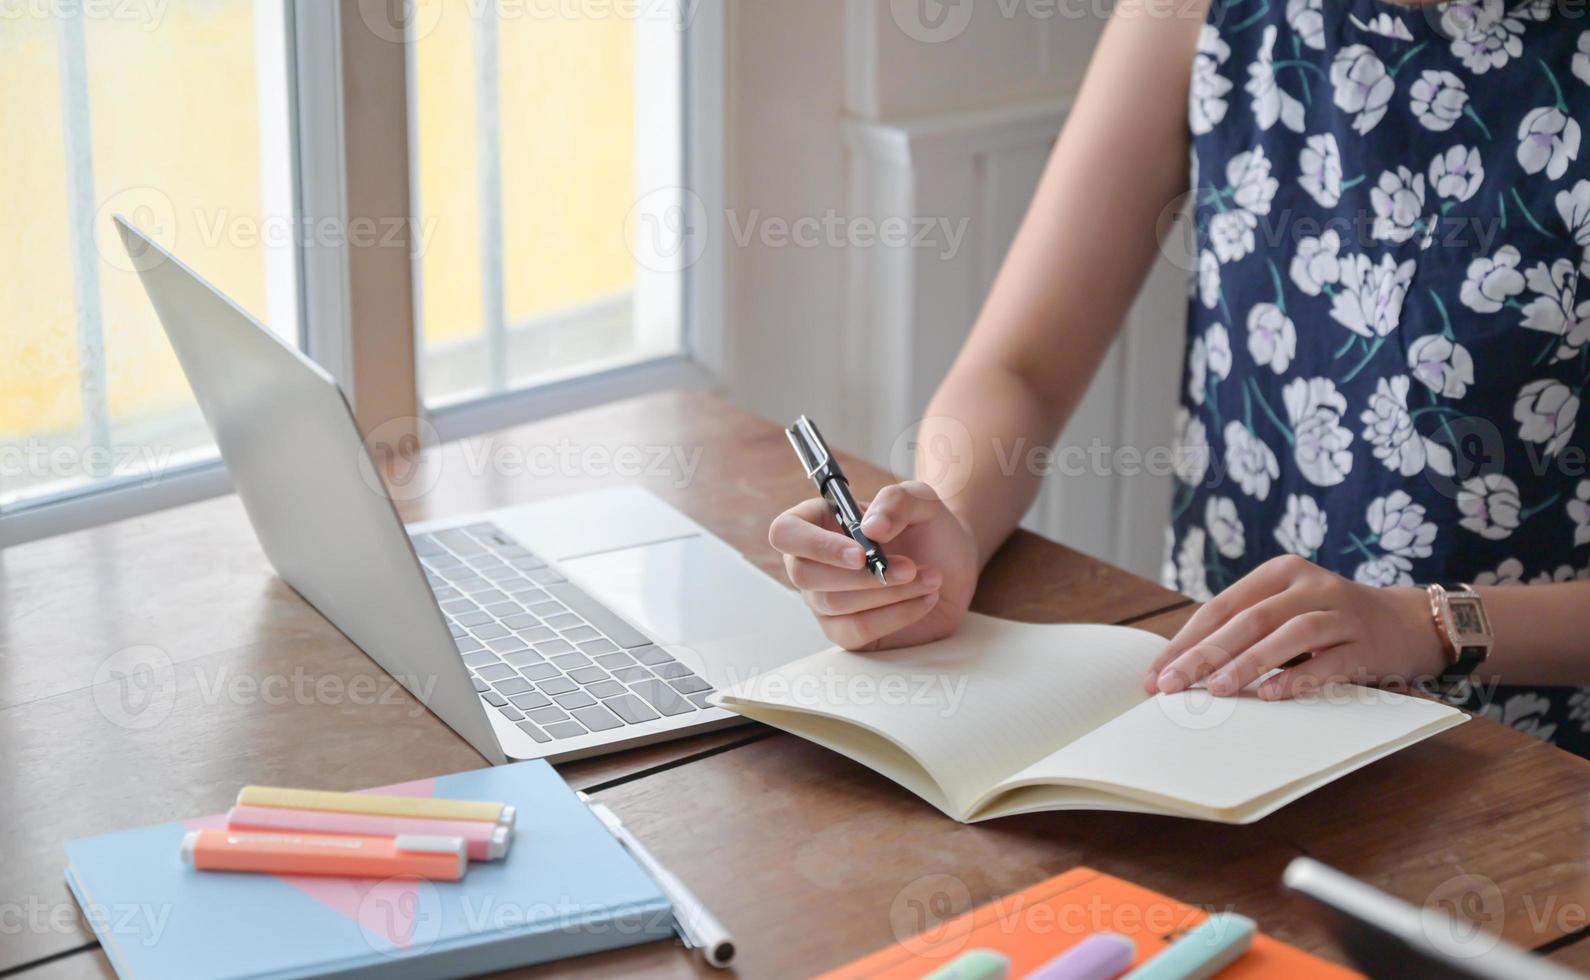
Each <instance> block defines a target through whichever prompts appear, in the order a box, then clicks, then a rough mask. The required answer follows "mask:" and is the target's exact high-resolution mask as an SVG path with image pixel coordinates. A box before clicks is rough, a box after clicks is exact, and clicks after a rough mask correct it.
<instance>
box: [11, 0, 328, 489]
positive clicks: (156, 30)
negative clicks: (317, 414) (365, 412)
mask: <svg viewBox="0 0 1590 980" xmlns="http://www.w3.org/2000/svg"><path fill="white" fill-rule="evenodd" d="M285 18H286V14H285V12H284V6H283V4H282V2H281V0H171V2H169V3H168V2H162V3H159V4H153V3H151V4H141V3H127V4H92V3H85V4H74V3H44V4H22V5H18V6H15V7H13V8H11V9H10V11H9V12H8V13H6V14H4V15H3V16H0V100H3V102H4V111H3V112H0V184H3V185H4V186H5V188H6V193H5V194H4V195H0V227H4V228H5V229H6V233H5V234H4V235H0V264H3V267H4V268H6V269H7V270H10V271H9V273H8V274H7V275H5V276H4V277H0V324H3V326H0V330H3V338H0V391H3V392H5V396H4V398H0V515H5V514H8V513H12V512H15V511H18V510H22V509H25V508H28V507H30V506H34V505H38V504H41V503H45V502H50V501H56V500H60V499H62V498H64V497H70V496H75V495H81V494H83V493H85V492H89V491H92V490H95V489H104V488H106V487H110V486H123V485H137V484H149V483H153V482H157V481H160V480H163V479H165V478H166V477H168V476H169V475H170V474H172V473H174V472H176V471H179V470H181V469H183V468H186V467H189V466H192V465H193V464H196V463H202V462H204V461H206V460H211V459H213V457H214V454H215V450H214V446H213V444H212V442H211V440H210V436H209V432H208V430H207V429H206V428H205V424H204V420H203V418H202V417H201V416H200V414H199V411H198V408H197V406H196V405H195V404H194V402H193V398H192V395H191V394H190V393H189V390H188V386H187V383H186V381H185V380H184V378H183V376H182V372H181V370H180V368H179V367H178V365H177V363H176V359H175V357H174V356H173V355H172V353H171V349H170V346H169V345H168V344H167V342H166V338H165V335H164V333H163V332H162V330H161V328H160V325H159V322H158V321H157V320H156V318H155V315H154V311H153V309H152V308H151V307H150V305H149V302H148V299H147V298H146V297H145V295H144V292H143V287H142V285H141V284H140V283H139V282H138V278H137V276H136V274H135V273H134V271H133V270H132V266H131V264H130V263H129V261H128V259H127V256H126V255H125V254H124V253H123V251H122V247H121V242H120V240H119V239H118V238H117V236H116V234H115V231H114V229H113V227H112V225H111V218H112V217H113V216H114V215H116V214H118V213H120V214H125V215H126V216H128V217H129V218H130V219H131V220H132V221H134V222H135V223H137V224H138V225H139V226H140V227H142V228H143V229H145V230H146V231H148V232H149V233H150V234H151V235H152V236H153V237H155V238H156V239H157V240H159V241H161V242H162V244H164V245H166V246H167V247H168V248H171V249H173V250H174V251H175V252H176V253H177V254H178V255H180V256H181V258H182V259H183V260H184V261H186V262H187V263H189V264H190V265H192V266H194V267H195V268H196V269H197V270H198V271H199V272H200V273H201V274H203V275H205V276H207V277H209V278H210V279H211V280H212V281H213V282H215V283H216V284H217V285H218V286H219V287H220V288H221V289H223V290H225V291H226V292H227V293H228V294H229V295H231V296H232V297H233V298H235V299H236V300H237V301H238V302H239V303H241V304H242V305H243V306H244V307H245V308H247V309H248V310H249V311H250V312H251V313H253V314H254V315H255V316H257V317H259V318H260V319H262V320H263V321H265V322H266V323H268V324H270V325H271V327H272V328H273V329H275V330H278V331H280V332H281V333H282V334H283V335H284V336H286V337H289V338H296V337H297V336H298V332H299V324H298V301H297V287H296V268H297V266H296V256H295V249H294V247H293V242H292V237H293V236H292V235H291V233H290V230H291V218H292V215H293V182H292V173H293V167H292V155H291V153H292V151H291V140H290V139H289V138H288V136H289V133H288V126H287V122H288V102H289V100H288V92H289V88H288V85H287V71H288V59H287V46H286V38H287V23H286V19H285ZM196 79H202V80H203V81H202V84H195V80H196Z"/></svg>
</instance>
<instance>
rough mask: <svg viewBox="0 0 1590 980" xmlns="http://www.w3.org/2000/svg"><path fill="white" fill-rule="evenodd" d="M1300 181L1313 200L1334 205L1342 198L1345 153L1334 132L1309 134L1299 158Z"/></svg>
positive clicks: (1325, 204)
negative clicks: (1343, 155)
mask: <svg viewBox="0 0 1590 980" xmlns="http://www.w3.org/2000/svg"><path fill="white" fill-rule="evenodd" d="M1297 167H1298V175H1297V182H1298V185H1299V186H1300V187H1302V188H1303V190H1304V191H1306V192H1308V196H1309V197H1312V198H1313V199H1314V203H1316V204H1318V205H1319V206H1320V207H1322V208H1333V207H1335V206H1336V202H1337V201H1340V200H1341V199H1342V153H1341V149H1340V148H1339V147H1338V146H1337V145H1336V134H1335V133H1320V134H1319V135H1317V136H1310V137H1309V138H1308V140H1307V141H1306V142H1305V144H1304V146H1303V150H1302V152H1301V153H1299V154H1298V157H1297Z"/></svg>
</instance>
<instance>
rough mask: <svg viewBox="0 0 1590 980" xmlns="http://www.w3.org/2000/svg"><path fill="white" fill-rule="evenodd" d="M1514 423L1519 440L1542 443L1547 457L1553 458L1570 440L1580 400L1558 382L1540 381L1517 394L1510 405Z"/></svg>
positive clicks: (1577, 418) (1528, 385)
mask: <svg viewBox="0 0 1590 980" xmlns="http://www.w3.org/2000/svg"><path fill="white" fill-rule="evenodd" d="M1513 419H1514V420H1515V421H1517V422H1518V437H1519V438H1520V439H1523V440H1524V441H1526V442H1538V443H1542V444H1543V445H1545V447H1546V455H1547V456H1556V455H1557V454H1559V453H1561V452H1562V451H1563V449H1564V448H1566V447H1567V445H1568V440H1570V439H1572V438H1573V430H1574V425H1575V424H1576V423H1577V422H1578V420H1579V396H1578V395H1576V394H1574V393H1573V391H1572V390H1571V389H1570V388H1569V387H1568V386H1567V385H1565V384H1563V383H1562V382H1561V381H1553V380H1551V379H1550V378H1542V379H1541V380H1539V381H1531V382H1530V383H1529V384H1526V385H1524V387H1522V388H1520V389H1519V391H1518V399H1517V400H1516V401H1515V402H1513Z"/></svg>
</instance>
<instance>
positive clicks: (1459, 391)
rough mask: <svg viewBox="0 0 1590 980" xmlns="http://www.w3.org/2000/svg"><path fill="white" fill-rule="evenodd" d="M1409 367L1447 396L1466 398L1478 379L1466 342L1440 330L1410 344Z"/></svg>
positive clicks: (1431, 388)
mask: <svg viewBox="0 0 1590 980" xmlns="http://www.w3.org/2000/svg"><path fill="white" fill-rule="evenodd" d="M1408 370H1409V371H1412V372H1413V376H1414V377H1415V378H1417V379H1418V381H1419V383H1420V384H1422V385H1424V386H1425V387H1426V388H1429V389H1430V390H1431V391H1433V392H1435V393H1436V394H1438V395H1441V396H1443V397H1446V398H1462V397H1463V396H1464V395H1465V394H1467V393H1468V390H1469V385H1471V384H1473V383H1474V358H1472V357H1470V356H1469V352H1468V350H1467V349H1466V348H1465V347H1464V346H1463V345H1462V344H1460V343H1458V342H1457V341H1455V340H1451V339H1449V338H1447V337H1445V336H1443V335H1442V334H1438V333H1433V334H1428V335H1426V336H1423V337H1420V338H1419V339H1418V340H1415V341H1414V342H1413V343H1412V344H1409V345H1408Z"/></svg>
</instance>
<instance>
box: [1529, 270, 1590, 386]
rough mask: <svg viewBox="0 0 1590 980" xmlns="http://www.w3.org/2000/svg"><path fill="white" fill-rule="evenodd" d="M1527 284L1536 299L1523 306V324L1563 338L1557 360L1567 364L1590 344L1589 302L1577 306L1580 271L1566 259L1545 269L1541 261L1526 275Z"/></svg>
mask: <svg viewBox="0 0 1590 980" xmlns="http://www.w3.org/2000/svg"><path fill="white" fill-rule="evenodd" d="M1524 282H1525V283H1527V284H1528V286H1529V289H1530V291H1531V292H1534V293H1537V294H1539V295H1537V296H1536V298H1535V299H1532V300H1530V301H1529V303H1528V304H1526V305H1525V306H1524V319H1523V320H1522V321H1520V322H1521V324H1522V325H1523V326H1525V327H1528V328H1529V329H1530V330H1539V331H1541V332H1542V333H1551V334H1556V335H1557V336H1559V337H1561V338H1562V346H1560V347H1558V348H1557V360H1559V361H1565V360H1567V359H1568V358H1570V357H1573V356H1575V355H1576V354H1578V353H1579V348H1581V347H1583V346H1584V345H1585V344H1586V343H1587V342H1590V300H1586V301H1584V302H1583V303H1579V304H1577V305H1576V304H1575V303H1574V299H1575V297H1576V295H1577V293H1578V290H1579V270H1578V269H1576V268H1575V267H1574V264H1573V263H1572V262H1570V261H1569V260H1567V259H1558V260H1557V261H1555V262H1553V263H1552V264H1551V268H1550V269H1547V268H1546V263H1544V262H1538V263H1536V264H1535V267H1534V268H1532V269H1530V270H1529V271H1528V272H1526V273H1524Z"/></svg>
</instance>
